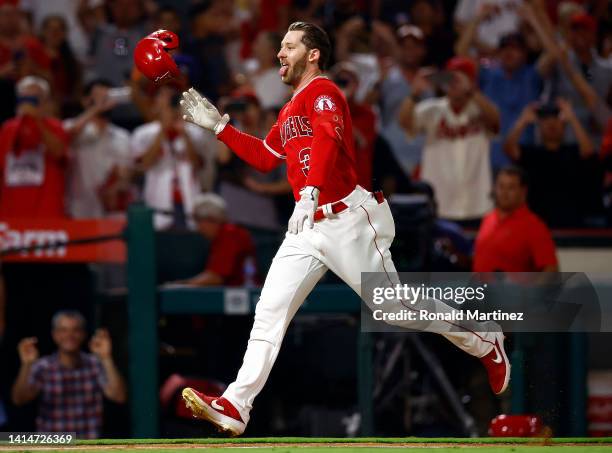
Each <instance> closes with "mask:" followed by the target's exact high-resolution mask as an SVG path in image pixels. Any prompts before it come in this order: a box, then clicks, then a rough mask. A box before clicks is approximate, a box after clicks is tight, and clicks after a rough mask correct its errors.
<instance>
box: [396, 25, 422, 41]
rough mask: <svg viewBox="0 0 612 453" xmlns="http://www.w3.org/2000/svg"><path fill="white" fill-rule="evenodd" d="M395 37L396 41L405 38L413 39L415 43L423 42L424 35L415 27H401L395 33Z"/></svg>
mask: <svg viewBox="0 0 612 453" xmlns="http://www.w3.org/2000/svg"><path fill="white" fill-rule="evenodd" d="M395 34H396V35H397V39H398V40H400V41H402V40H404V39H406V38H414V39H416V40H417V41H424V40H425V35H424V34H423V30H421V29H420V28H419V27H417V26H415V25H402V26H401V27H400V28H398V29H397V31H396V32H395Z"/></svg>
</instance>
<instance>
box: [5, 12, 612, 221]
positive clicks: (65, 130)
mask: <svg viewBox="0 0 612 453" xmlns="http://www.w3.org/2000/svg"><path fill="white" fill-rule="evenodd" d="M610 14H611V13H610V7H609V2H607V1H605V0H591V1H587V0H567V1H558V0H495V1H494V0H490V1H489V0H487V1H484V0H482V1H480V0H460V1H453V0H406V1H396V0H372V1H344V0H337V1H318V0H312V1H306V0H299V1H292V0H283V1H272V0H260V1H254V0H242V1H238V0H236V1H221V0H218V1H216V0H211V1H202V2H195V1H194V2H189V1H187V0H183V1H175V2H163V1H153V0H147V1H137V0H133V1H132V0H107V1H102V0H81V1H76V0H64V1H59V0H57V1H44V2H43V1H35V0H27V1H26V0H23V1H2V2H1V4H0V93H1V95H2V99H3V103H2V106H1V107H0V120H1V121H3V123H4V124H3V127H2V131H1V133H0V134H1V135H0V165H1V167H2V174H3V177H2V187H1V188H0V199H1V200H2V201H1V203H0V206H1V208H0V216H2V217H20V218H31V217H37V218H40V217H70V218H99V217H108V216H117V215H121V214H122V213H123V212H124V211H125V209H126V206H127V205H128V204H129V203H130V202H131V201H135V200H143V201H144V202H145V203H147V204H148V205H150V206H152V207H153V208H155V209H157V210H158V214H157V217H156V226H157V227H158V228H170V227H177V228H181V227H190V226H193V225H192V224H191V225H190V223H191V222H192V221H191V216H192V214H193V209H194V203H195V201H196V200H197V198H198V196H200V195H201V194H203V193H207V192H216V193H218V194H220V195H221V197H223V198H224V199H225V201H226V202H227V206H228V216H229V218H230V219H231V220H233V221H236V222H239V223H242V224H245V225H250V226H256V227H262V228H269V229H280V228H281V227H284V225H285V222H286V219H287V216H288V213H290V211H291V200H290V195H289V186H288V185H287V183H286V182H285V181H284V175H283V169H282V168H281V169H280V170H279V171H278V172H277V173H274V174H271V175H265V176H264V175H261V174H258V173H256V172H254V171H253V170H250V169H248V168H246V167H245V165H243V163H242V162H240V161H239V160H238V159H237V158H235V157H233V156H232V154H231V153H230V152H229V151H228V150H227V149H226V148H225V147H224V145H222V144H220V143H217V142H216V141H215V140H214V137H212V136H210V134H208V133H206V132H204V131H202V130H199V129H198V128H195V127H192V126H191V125H186V124H185V123H184V122H183V121H182V119H181V115H180V114H179V111H178V108H177V95H178V94H179V93H180V92H181V91H182V90H184V89H185V88H187V87H190V86H194V87H195V88H196V89H198V90H199V91H201V92H202V93H203V94H204V95H205V96H207V97H209V98H210V99H211V100H212V101H213V102H214V103H217V104H218V105H219V106H220V108H221V110H223V111H226V112H228V113H230V115H231V118H232V121H233V122H234V123H235V124H236V125H238V126H239V127H240V128H241V129H243V130H245V131H247V132H249V133H251V134H253V135H256V136H260V137H261V136H263V135H265V133H266V132H267V130H269V128H270V126H271V124H273V122H274V121H275V118H276V115H277V112H278V109H279V108H280V107H281V106H282V105H283V104H284V102H285V101H287V99H288V98H289V96H290V92H289V90H288V88H287V87H286V86H284V85H283V84H282V82H281V81H280V78H279V77H278V66H279V65H278V61H277V59H276V53H277V51H278V48H279V43H280V39H281V38H282V36H283V34H284V32H285V30H286V28H287V25H288V24H289V23H291V22H292V21H294V20H308V21H313V22H316V23H318V24H320V25H321V26H323V27H324V28H325V30H326V31H327V32H328V33H329V34H330V36H331V38H332V42H333V46H334V52H333V56H332V59H333V61H332V65H331V69H330V71H329V73H328V75H329V77H331V78H332V79H333V80H334V81H335V82H336V83H337V84H338V85H339V86H340V87H341V88H342V90H343V91H344V93H345V95H346V97H347V99H348V100H349V103H350V106H351V111H352V113H353V124H354V134H355V143H356V147H357V154H358V161H359V169H360V183H361V185H363V186H365V187H367V188H382V189H383V190H384V191H385V193H386V194H387V195H391V194H392V193H406V192H411V191H421V192H422V191H423V190H424V189H423V187H422V184H421V183H424V184H425V185H427V186H428V187H429V188H428V189H425V191H426V192H428V193H429V194H430V196H432V197H433V199H434V200H435V201H436V203H437V208H438V214H439V216H440V217H441V218H443V219H449V220H453V221H458V222H460V223H464V224H465V225H467V226H472V227H476V226H477V225H478V222H479V220H480V219H481V218H482V217H483V216H484V215H485V214H486V212H487V211H488V210H489V209H490V208H491V207H492V206H493V204H492V200H491V190H492V181H493V176H494V175H495V174H496V172H497V171H498V170H499V169H500V168H502V167H504V166H506V165H508V164H510V163H514V164H516V165H518V166H520V167H521V168H523V170H524V171H525V173H526V176H527V182H528V184H529V187H530V191H529V195H528V197H529V205H530V207H531V208H532V209H533V210H534V211H535V213H536V214H538V215H539V216H540V217H541V218H542V219H543V220H544V221H545V222H546V223H547V224H548V226H550V227H602V226H606V225H609V223H610V209H611V203H612V202H611V201H610V187H612V186H610V178H609V177H610V174H609V171H610V159H611V156H612V121H611V119H612V117H611V115H610V112H611V110H610V106H611V104H610V103H611V102H612V91H610V87H611V82H612V59H611V54H612V28H611V27H610V20H611V19H610ZM160 28H163V29H168V30H172V31H174V32H176V33H178V34H179V36H180V37H181V47H180V49H179V50H177V51H175V52H174V54H173V56H174V58H175V59H176V61H177V62H178V64H179V66H180V68H181V70H182V74H183V75H182V77H181V78H179V79H175V80H173V81H172V82H171V83H169V84H164V85H161V86H157V85H155V84H153V83H151V82H149V81H148V80H146V79H145V78H143V77H142V76H141V75H140V74H139V73H138V72H137V70H136V69H134V67H133V63H132V56H133V51H134V46H135V44H136V43H137V41H138V40H139V39H140V38H141V37H142V36H144V35H145V34H147V33H149V32H151V31H153V30H156V29H160ZM453 73H459V76H458V75H457V74H455V76H453ZM458 77H459V78H458ZM457 78H458V79H457ZM455 79H457V80H455ZM436 100H437V101H439V102H436ZM472 103H473V107H470V108H467V109H466V110H465V115H464V116H466V118H463V119H458V120H457V121H455V122H454V123H453V122H452V121H451V123H452V124H451V123H449V124H443V125H441V126H440V127H438V124H437V123H438V122H439V118H440V115H445V113H443V112H445V111H447V110H448V109H450V110H454V111H455V112H456V115H455V116H456V117H457V118H459V117H460V116H461V115H460V113H461V112H462V111H463V107H464V106H467V104H472ZM461 114H463V113H461ZM39 120H40V121H39ZM432 124H435V127H433V126H432V127H430V126H431V125H432ZM254 213H257V214H258V215H254Z"/></svg>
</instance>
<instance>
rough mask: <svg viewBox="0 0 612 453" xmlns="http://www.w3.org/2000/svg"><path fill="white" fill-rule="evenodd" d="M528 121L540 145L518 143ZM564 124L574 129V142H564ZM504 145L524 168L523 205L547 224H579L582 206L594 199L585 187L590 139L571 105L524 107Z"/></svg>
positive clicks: (588, 182) (590, 170) (587, 185)
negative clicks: (526, 185)
mask: <svg viewBox="0 0 612 453" xmlns="http://www.w3.org/2000/svg"><path fill="white" fill-rule="evenodd" d="M532 123H536V124H537V132H538V135H539V137H540V144H539V145H519V137H520V136H521V134H522V133H523V130H525V128H526V127H527V126H528V125H530V124H532ZM566 124H568V125H569V126H570V127H571V128H572V129H573V130H574V134H575V136H576V138H577V140H578V145H574V144H567V143H566V142H565V141H564V138H563V137H564V130H565V127H566ZM504 147H505V150H506V152H507V153H508V154H509V155H510V156H511V157H512V159H514V160H515V161H516V162H519V163H520V165H521V166H522V167H524V168H525V170H526V172H527V175H528V178H529V185H530V189H529V206H531V208H532V209H533V210H534V211H535V212H536V213H537V214H538V215H540V216H541V217H542V218H543V219H544V220H545V221H546V223H547V224H548V225H550V226H554V227H560V226H579V225H580V223H581V219H582V217H583V210H584V209H585V208H587V207H589V206H592V205H593V202H590V200H592V199H593V198H594V197H597V194H596V193H595V194H593V193H589V191H588V190H587V188H590V187H592V180H593V179H597V172H595V173H593V164H594V163H595V161H594V159H593V158H592V157H593V154H594V145H593V142H592V140H591V139H590V137H589V135H588V134H587V132H586V130H585V129H584V127H583V126H582V124H581V123H580V121H579V120H578V118H577V116H576V114H575V113H574V109H573V108H572V106H571V104H570V103H569V102H567V101H565V100H559V101H558V102H557V105H550V104H545V105H541V106H539V107H536V105H530V106H528V107H526V108H525V110H524V111H523V113H522V114H521V116H520V117H519V119H518V120H517V122H516V124H515V125H514V127H513V128H512V130H511V131H510V133H509V134H508V137H507V139H506V142H505V144H504Z"/></svg>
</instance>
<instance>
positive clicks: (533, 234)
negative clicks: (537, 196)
mask: <svg viewBox="0 0 612 453" xmlns="http://www.w3.org/2000/svg"><path fill="white" fill-rule="evenodd" d="M494 194H495V209H494V210H493V211H492V212H490V213H489V214H487V215H486V216H485V218H484V219H483V220H482V224H481V225H480V229H479V231H478V236H477V237H476V243H475V247H474V260H473V270H474V272H498V271H501V272H555V271H557V270H558V264H557V257H556V255H555V244H554V242H553V240H552V236H551V234H550V231H549V230H548V228H547V227H546V225H545V224H544V222H542V220H540V219H539V218H538V216H537V215H535V214H534V213H533V212H531V211H530V210H529V208H528V207H527V203H526V200H527V180H526V177H525V174H524V172H523V171H522V170H521V169H519V168H517V167H512V166H509V167H504V168H503V169H502V170H500V171H499V173H498V174H497V179H496V180H495V190H494Z"/></svg>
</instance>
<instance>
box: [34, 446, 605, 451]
mask: <svg viewBox="0 0 612 453" xmlns="http://www.w3.org/2000/svg"><path fill="white" fill-rule="evenodd" d="M116 448H117V447H115V449H113V450H110V447H109V450H102V451H109V452H110V451H113V452H119V451H121V452H126V451H129V452H138V453H145V452H146V453H200V452H205V453H245V449H244V448H233V447H232V448H223V449H219V448H197V447H196V448H188V449H186V448H184V449H181V448H159V449H158V448H155V449H146V450H143V449H140V450H136V449H131V450H130V449H129V447H128V448H126V449H119V450H117V449H116ZM330 448H332V447H323V446H321V447H298V446H295V447H261V448H257V449H256V453H329V449H330ZM475 449H476V450H477V451H478V453H521V452H526V453H554V452H558V451H559V452H561V453H582V452H586V453H610V451H611V447H604V446H588V447H587V446H582V445H580V446H556V447H542V446H527V445H523V446H509V445H507V446H495V447H490V446H486V447H475V446H468V445H464V446H461V445H459V444H458V445H457V446H454V447H441V448H433V446H432V447H416V448H392V447H389V446H387V447H333V453H398V452H400V451H402V452H406V453H433V452H446V451H451V452H457V451H460V450H468V451H469V450H475ZM95 451H99V450H95ZM48 452H49V450H46V451H45V453H48ZM58 452H61V453H66V450H58ZM70 452H71V453H92V450H78V449H74V450H73V449H70Z"/></svg>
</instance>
